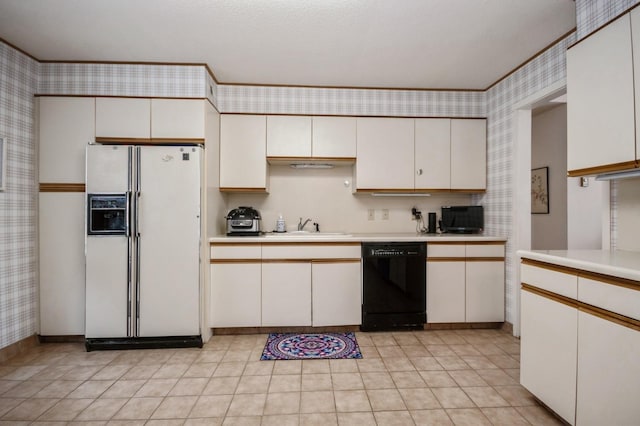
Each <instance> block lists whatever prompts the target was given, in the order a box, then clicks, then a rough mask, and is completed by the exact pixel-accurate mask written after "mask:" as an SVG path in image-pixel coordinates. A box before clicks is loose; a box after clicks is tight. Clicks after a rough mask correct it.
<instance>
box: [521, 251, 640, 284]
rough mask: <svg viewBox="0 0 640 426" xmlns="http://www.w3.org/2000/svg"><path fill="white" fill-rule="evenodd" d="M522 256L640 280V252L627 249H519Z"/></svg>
mask: <svg viewBox="0 0 640 426" xmlns="http://www.w3.org/2000/svg"><path fill="white" fill-rule="evenodd" d="M518 256H519V257H521V258H526V259H531V260H538V261H540V262H547V263H552V264H554V265H559V266H566V267H568V268H575V269H582V270H584V271H589V272H595V273H599V274H604V275H610V276H614V277H619V278H626V279H630V280H634V281H640V252H637V251H626V250H613V251H611V250H532V251H528V250H519V251H518Z"/></svg>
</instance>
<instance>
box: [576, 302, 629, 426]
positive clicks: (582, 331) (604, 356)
mask: <svg viewBox="0 0 640 426" xmlns="http://www.w3.org/2000/svg"><path fill="white" fill-rule="evenodd" d="M638 354H640V332H639V331H638V330H634V329H632V328H628V327H625V326H622V325H620V324H616V323H614V322H611V321H608V320H605V319H603V318H599V317H597V316H595V315H592V314H590V313H588V312H584V311H580V312H579V313H578V392H577V409H576V422H577V424H579V425H605V424H609V425H631V424H637V423H638V419H640V404H638V395H639V394H640V364H639V363H638Z"/></svg>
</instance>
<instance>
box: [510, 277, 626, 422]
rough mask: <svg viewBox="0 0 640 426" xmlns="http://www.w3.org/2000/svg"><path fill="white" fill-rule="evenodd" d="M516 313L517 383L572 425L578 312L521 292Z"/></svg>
mask: <svg viewBox="0 0 640 426" xmlns="http://www.w3.org/2000/svg"><path fill="white" fill-rule="evenodd" d="M520 310H521V317H522V319H521V325H520V332H521V336H522V339H521V343H520V353H521V355H520V383H521V384H522V385H523V386H524V387H525V388H527V390H529V392H531V393H532V394H534V395H535V396H536V397H538V398H539V399H540V400H541V401H542V402H544V403H545V404H546V405H547V406H548V407H549V408H551V409H552V410H553V411H555V412H556V413H558V414H559V415H560V416H561V417H562V418H563V419H565V420H566V421H567V422H569V423H570V424H575V420H576V419H575V413H576V366H577V361H576V360H577V355H578V354H577V352H578V331H577V330H578V309H576V308H574V307H571V306H567V305H565V304H563V303H560V302H557V301H555V300H552V299H548V298H546V297H542V296H540V295H538V294H533V293H531V292H529V291H526V290H522V292H521V299H520ZM590 373H592V371H590V372H589V374H590ZM600 424H615V423H611V422H605V423H600Z"/></svg>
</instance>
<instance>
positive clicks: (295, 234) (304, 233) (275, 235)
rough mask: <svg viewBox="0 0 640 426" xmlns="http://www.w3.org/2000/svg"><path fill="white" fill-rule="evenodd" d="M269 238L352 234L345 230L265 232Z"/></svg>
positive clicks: (330, 236)
mask: <svg viewBox="0 0 640 426" xmlns="http://www.w3.org/2000/svg"><path fill="white" fill-rule="evenodd" d="M265 236H266V237H267V238H289V237H305V238H336V237H350V236H351V234H346V233H344V232H309V231H292V232H283V233H276V232H274V233H268V234H265Z"/></svg>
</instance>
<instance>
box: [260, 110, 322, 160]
mask: <svg viewBox="0 0 640 426" xmlns="http://www.w3.org/2000/svg"><path fill="white" fill-rule="evenodd" d="M267 156H268V157H311V117H306V116H286V115H270V116H268V117H267Z"/></svg>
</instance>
